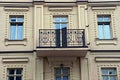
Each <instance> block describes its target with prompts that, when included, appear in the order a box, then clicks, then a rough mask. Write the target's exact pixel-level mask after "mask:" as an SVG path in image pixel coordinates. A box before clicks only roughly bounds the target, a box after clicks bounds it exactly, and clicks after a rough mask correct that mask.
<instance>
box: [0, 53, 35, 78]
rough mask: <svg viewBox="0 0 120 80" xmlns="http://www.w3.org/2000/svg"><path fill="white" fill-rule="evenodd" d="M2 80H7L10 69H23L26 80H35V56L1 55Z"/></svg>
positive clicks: (23, 54)
mask: <svg viewBox="0 0 120 80" xmlns="http://www.w3.org/2000/svg"><path fill="white" fill-rule="evenodd" d="M0 65H1V66H0V71H1V72H0V76H1V77H0V79H2V80H7V69H8V68H23V76H22V77H23V79H24V80H35V79H34V78H35V77H34V74H35V56H34V54H33V53H0Z"/></svg>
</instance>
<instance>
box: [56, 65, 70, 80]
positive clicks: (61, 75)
mask: <svg viewBox="0 0 120 80" xmlns="http://www.w3.org/2000/svg"><path fill="white" fill-rule="evenodd" d="M64 68H66V69H68V70H69V71H68V74H64V73H63V69H64ZM56 69H61V73H60V74H56ZM54 75H55V80H56V76H60V77H61V80H63V77H64V76H67V77H68V80H70V67H55V68H54Z"/></svg>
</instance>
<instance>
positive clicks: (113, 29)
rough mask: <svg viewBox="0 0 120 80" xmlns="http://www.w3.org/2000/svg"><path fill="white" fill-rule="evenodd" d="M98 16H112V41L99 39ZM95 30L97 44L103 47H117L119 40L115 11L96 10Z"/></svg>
mask: <svg viewBox="0 0 120 80" xmlns="http://www.w3.org/2000/svg"><path fill="white" fill-rule="evenodd" d="M97 15H111V26H110V27H111V34H112V37H113V39H111V40H99V39H98V25H97ZM93 16H94V29H95V34H96V35H95V38H96V39H95V41H96V44H98V45H99V44H100V45H101V44H102V45H106V44H107V45H116V44H117V38H116V24H115V13H114V10H95V11H94V14H93Z"/></svg>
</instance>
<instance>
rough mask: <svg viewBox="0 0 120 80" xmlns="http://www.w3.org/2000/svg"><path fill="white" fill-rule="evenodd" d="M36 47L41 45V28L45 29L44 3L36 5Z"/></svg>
mask: <svg viewBox="0 0 120 80" xmlns="http://www.w3.org/2000/svg"><path fill="white" fill-rule="evenodd" d="M34 8H35V9H34V16H35V17H34V29H35V30H34V34H35V37H34V49H36V47H37V46H39V29H43V5H35V7H34Z"/></svg>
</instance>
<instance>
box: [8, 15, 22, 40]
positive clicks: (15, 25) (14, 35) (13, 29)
mask: <svg viewBox="0 0 120 80" xmlns="http://www.w3.org/2000/svg"><path fill="white" fill-rule="evenodd" d="M23 22H24V17H23V16H10V40H23Z"/></svg>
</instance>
